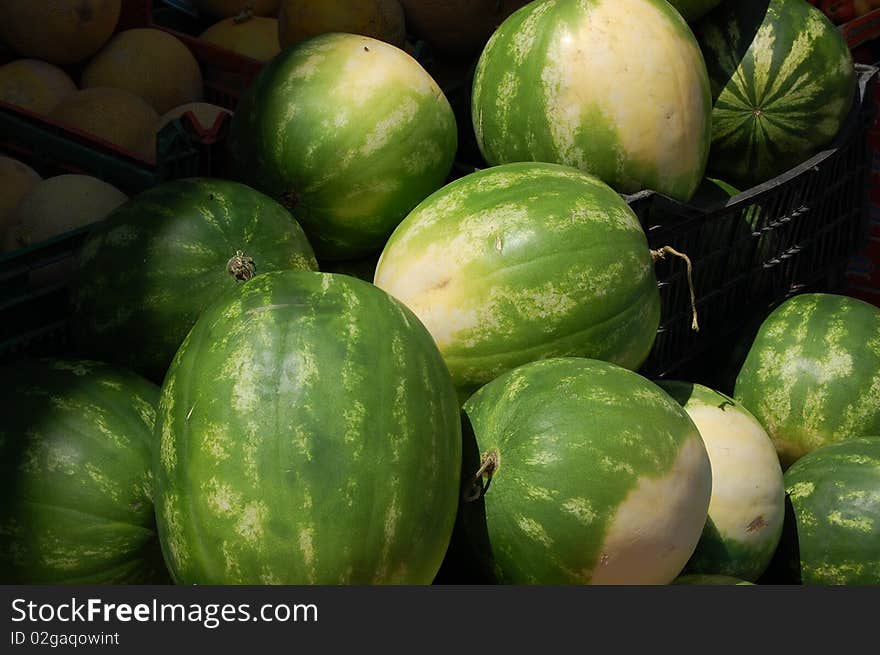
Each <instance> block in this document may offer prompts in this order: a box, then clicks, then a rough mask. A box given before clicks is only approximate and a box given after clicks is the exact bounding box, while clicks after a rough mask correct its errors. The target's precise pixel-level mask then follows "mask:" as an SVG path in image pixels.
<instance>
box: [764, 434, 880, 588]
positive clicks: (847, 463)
mask: <svg viewBox="0 0 880 655" xmlns="http://www.w3.org/2000/svg"><path fill="white" fill-rule="evenodd" d="M785 489H786V492H787V496H788V499H789V501H790V502H789V511H788V514H787V516H786V523H787V528H788V529H787V530H786V534H785V535H784V536H783V539H782V541H781V542H780V544H779V549H778V551H777V557H776V562H775V563H776V564H777V565H778V566H779V568H780V570H783V571H786V572H787V573H788V574H789V577H788V579H787V581H794V582H800V583H802V584H818V585H880V437H859V438H853V439H848V440H846V441H840V442H837V443H833V444H829V445H827V446H823V447H822V448H819V449H817V450H815V451H813V452H811V453H809V454H807V455H805V456H804V457H802V458H801V459H799V460H798V461H797V462H796V463H795V464H794V465H793V466H792V467H791V468H790V469H788V470H787V471H786V472H785Z"/></svg>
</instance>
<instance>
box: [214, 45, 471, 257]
mask: <svg viewBox="0 0 880 655" xmlns="http://www.w3.org/2000/svg"><path fill="white" fill-rule="evenodd" d="M457 141H458V132H457V128H456V122H455V116H454V115H453V112H452V108H451V107H450V105H449V102H448V101H447V99H446V97H445V96H444V95H443V92H442V91H441V90H440V88H439V87H438V86H437V84H436V83H435V82H434V80H433V79H432V78H431V76H430V75H429V74H428V73H427V72H426V71H425V70H424V69H423V68H422V67H421V66H420V65H419V63H418V62H417V61H416V60H415V59H413V58H412V57H410V56H409V55H408V54H407V53H405V52H404V51H403V50H400V49H398V48H396V47H394V46H392V45H389V44H387V43H384V42H382V41H378V40H376V39H372V38H369V37H366V36H357V35H354V34H324V35H321V36H317V37H314V38H312V39H310V40H308V41H306V42H303V43H301V44H300V45H298V46H296V47H294V48H289V49H287V50H285V51H283V52H282V53H281V54H280V55H279V56H277V57H275V58H274V59H273V60H272V61H271V62H270V63H269V64H268V65H267V66H265V67H264V68H263V69H262V71H261V72H260V74H259V76H258V77H257V78H256V80H255V81H254V83H253V84H252V85H251V87H250V88H249V89H248V91H247V92H246V93H245V95H244V96H243V97H242V98H241V101H240V102H239V104H238V108H237V109H236V111H235V116H234V117H233V120H232V125H231V128H230V135H229V148H230V152H231V156H232V165H233V173H234V175H235V176H236V177H237V179H240V180H242V181H244V182H246V183H247V184H250V185H251V186H253V187H254V188H257V189H260V190H261V191H264V192H266V193H268V194H269V195H271V196H273V197H275V198H277V199H278V200H279V201H280V202H281V203H283V204H284V205H285V206H286V207H287V208H288V209H290V210H291V211H292V212H293V214H294V216H296V218H297V220H299V222H300V223H301V224H302V226H303V228H304V229H305V231H306V233H307V234H308V236H309V240H310V241H311V243H312V245H313V246H314V248H315V251H316V253H317V254H318V257H320V258H322V259H352V258H356V257H359V256H361V255H366V254H369V253H370V252H373V251H377V250H381V249H382V246H383V245H384V243H385V240H386V239H387V238H388V235H390V234H391V232H392V231H393V230H394V228H395V227H396V226H397V224H398V223H399V222H400V221H401V220H402V219H403V217H404V216H406V214H407V213H408V212H409V211H410V210H411V209H412V208H413V207H415V206H416V205H417V204H418V203H419V202H420V201H421V200H422V199H424V198H425V197H427V196H428V195H429V194H430V193H431V192H433V191H435V190H436V189H438V188H439V187H440V186H442V185H443V183H444V182H445V181H446V178H447V176H448V175H449V172H450V170H451V168H452V162H453V159H454V157H455V151H456V147H457Z"/></svg>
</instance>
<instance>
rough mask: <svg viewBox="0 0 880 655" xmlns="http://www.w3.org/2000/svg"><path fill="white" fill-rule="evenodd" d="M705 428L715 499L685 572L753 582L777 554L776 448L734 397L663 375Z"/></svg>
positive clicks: (780, 504)
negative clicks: (719, 575)
mask: <svg viewBox="0 0 880 655" xmlns="http://www.w3.org/2000/svg"><path fill="white" fill-rule="evenodd" d="M658 385H659V386H660V387H661V388H662V389H663V390H664V391H666V392H667V393H668V394H669V395H670V396H672V397H673V398H675V399H676V400H677V401H678V402H679V403H680V404H681V406H682V407H684V409H685V411H686V412H687V413H688V416H690V417H691V420H692V421H693V422H694V424H695V425H696V426H697V428H698V429H699V430H700V436H701V437H702V438H703V443H704V444H705V446H706V450H707V452H708V453H709V461H710V462H711V464H712V499H711V501H710V502H709V517H708V519H707V520H706V526H705V527H704V528H703V535H702V537H700V543H699V544H697V549H696V550H695V551H694V554H693V555H692V556H691V558H690V560H689V561H688V563H687V566H686V567H685V572H686V573H692V574H705V575H712V574H723V575H728V576H734V577H737V578H742V579H744V580H749V581H751V582H754V581H755V580H757V579H758V578H759V577H760V576H761V574H762V573H763V572H764V570H765V569H766V568H767V566H768V565H769V564H770V560H772V559H773V553H774V551H775V550H776V546H777V544H778V543H779V536H780V534H781V533H782V524H783V519H784V517H785V489H784V488H783V483H782V469H781V468H780V466H779V459H778V458H777V456H776V449H775V448H774V447H773V442H772V441H770V437H769V436H768V435H767V433H766V432H765V431H764V428H763V427H761V424H760V423H758V421H757V420H756V419H755V417H754V416H752V415H751V414H750V413H749V411H748V410H747V409H746V408H745V407H743V406H742V405H740V404H739V403H737V402H736V401H735V400H733V399H732V398H729V397H727V396H725V395H724V394H721V393H718V392H717V391H713V390H712V389H709V388H708V387H704V386H702V385H699V384H691V383H688V382H673V381H668V380H664V381H661V382H658Z"/></svg>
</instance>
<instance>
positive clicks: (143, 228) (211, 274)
mask: <svg viewBox="0 0 880 655" xmlns="http://www.w3.org/2000/svg"><path fill="white" fill-rule="evenodd" d="M316 267H317V263H316V262H315V256H314V253H313V252H312V248H311V246H310V245H309V242H308V241H307V239H306V237H305V235H304V234H303V231H302V229H301V228H300V227H299V225H298V224H297V223H296V221H295V220H294V219H293V218H292V217H291V215H290V213H289V212H288V211H287V210H286V209H284V207H282V206H281V205H280V204H278V203H277V202H275V201H274V200H272V199H271V198H269V197H268V196H266V195H264V194H262V193H259V192H258V191H255V190H253V189H251V188H249V187H246V186H244V185H243V184H239V183H237V182H231V181H226V180H215V179H207V178H191V179H186V180H179V181H174V182H166V183H164V184H161V185H159V186H157V187H153V188H152V189H150V190H148V191H146V192H144V193H142V194H140V195H138V196H136V197H135V198H134V199H132V200H131V201H129V202H128V203H126V204H124V205H123V206H122V207H120V208H119V209H117V210H116V211H115V212H113V213H112V214H110V216H108V217H107V218H106V219H105V220H104V221H103V222H102V223H99V224H98V226H97V227H96V228H95V229H94V230H93V232H92V233H91V234H90V235H89V237H88V239H87V240H86V242H85V244H84V245H83V247H82V250H81V253H80V256H79V261H78V264H77V275H76V278H75V280H74V283H73V288H72V301H73V306H74V312H73V328H74V334H75V335H76V341H77V343H78V345H79V350H80V351H81V352H84V353H87V354H88V355H89V356H91V357H95V358H99V359H104V360H112V361H115V362H118V363H120V364H121V365H124V366H126V367H128V368H132V369H134V370H136V371H138V372H140V373H142V374H144V375H146V376H148V377H149V378H150V379H152V380H155V381H157V382H161V381H162V378H163V376H164V375H165V371H166V370H167V368H168V365H169V364H170V363H171V359H172V358H173V357H174V353H175V352H176V351H177V348H178V347H179V346H180V344H181V342H182V341H183V339H184V337H185V336H186V334H187V332H189V329H190V328H191V327H192V326H193V323H195V321H196V318H197V317H198V316H199V314H200V313H201V311H202V310H203V309H204V308H205V307H206V306H207V305H208V304H210V302H211V301H212V300H214V299H215V298H217V297H218V296H219V295H221V294H222V293H223V292H224V291H225V290H227V289H231V288H234V287H236V286H239V285H241V284H242V282H243V281H245V280H247V279H249V278H250V277H252V276H253V275H256V274H259V273H263V272H266V271H272V270H278V269H315V268H316Z"/></svg>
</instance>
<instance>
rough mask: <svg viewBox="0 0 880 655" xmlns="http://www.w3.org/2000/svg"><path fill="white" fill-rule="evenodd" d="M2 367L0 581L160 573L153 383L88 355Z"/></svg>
mask: <svg viewBox="0 0 880 655" xmlns="http://www.w3.org/2000/svg"><path fill="white" fill-rule="evenodd" d="M2 374H3V377H4V379H5V380H6V385H5V389H4V393H3V395H2V396H0V416H2V417H3V420H2V421H0V497H2V498H3V502H2V503H0V583H3V584H29V585H33V584H79V585H85V584H90V585H91V584H128V583H132V584H153V583H159V582H167V580H168V574H167V572H166V570H165V565H164V563H163V561H162V554H161V551H160V549H159V541H158V538H157V536H156V525H155V518H154V515H153V499H152V488H153V483H152V476H151V456H152V443H153V424H154V421H155V418H156V409H155V407H156V402H157V400H158V396H159V389H158V387H156V386H155V385H153V384H151V383H149V382H147V381H146V380H144V379H143V378H140V377H139V376H137V375H135V374H133V373H129V372H128V371H124V370H121V369H117V368H114V367H112V366H109V365H107V364H102V363H98V362H92V361H85V360H51V361H49V360H40V361H35V362H28V363H18V364H16V365H14V366H7V367H5V368H4V369H2Z"/></svg>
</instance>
